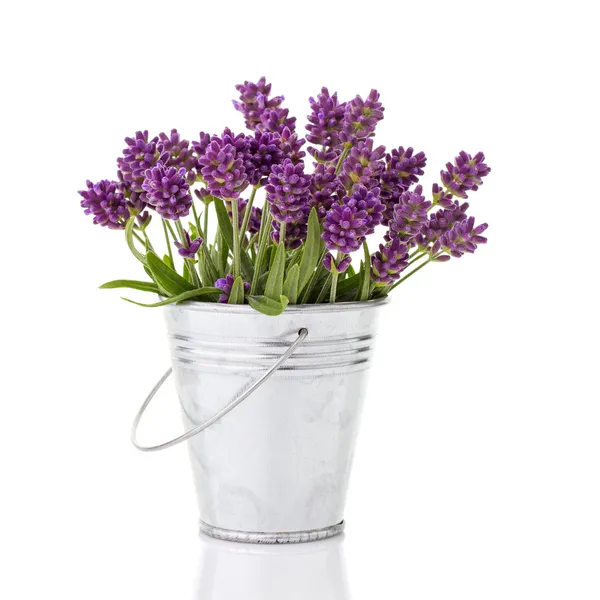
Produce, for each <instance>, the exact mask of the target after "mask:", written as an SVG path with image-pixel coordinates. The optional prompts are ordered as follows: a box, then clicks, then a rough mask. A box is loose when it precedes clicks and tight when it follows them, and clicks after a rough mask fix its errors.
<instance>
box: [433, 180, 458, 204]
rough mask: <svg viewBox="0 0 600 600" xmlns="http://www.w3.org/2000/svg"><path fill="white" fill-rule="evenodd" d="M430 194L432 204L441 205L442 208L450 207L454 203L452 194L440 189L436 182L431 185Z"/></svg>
mask: <svg viewBox="0 0 600 600" xmlns="http://www.w3.org/2000/svg"><path fill="white" fill-rule="evenodd" d="M431 195H432V197H433V205H434V206H441V207H442V208H452V206H453V205H454V196H453V195H452V194H451V193H450V192H447V191H445V190H444V189H442V188H441V187H440V186H439V185H438V184H437V183H434V184H433V185H432V186H431Z"/></svg>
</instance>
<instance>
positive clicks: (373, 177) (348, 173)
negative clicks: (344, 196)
mask: <svg viewBox="0 0 600 600" xmlns="http://www.w3.org/2000/svg"><path fill="white" fill-rule="evenodd" d="M384 154H385V146H379V147H377V148H375V150H373V140H365V141H364V142H359V143H358V144H357V145H356V146H355V147H354V148H352V150H350V154H348V156H347V157H346V159H345V160H344V163H343V165H342V172H341V173H340V181H341V182H342V184H343V186H344V187H345V188H346V189H347V190H352V188H353V187H354V186H355V185H364V186H366V187H367V188H371V187H375V186H376V185H379V175H380V173H381V171H382V169H383V163H382V162H381V159H382V158H383V155H384Z"/></svg>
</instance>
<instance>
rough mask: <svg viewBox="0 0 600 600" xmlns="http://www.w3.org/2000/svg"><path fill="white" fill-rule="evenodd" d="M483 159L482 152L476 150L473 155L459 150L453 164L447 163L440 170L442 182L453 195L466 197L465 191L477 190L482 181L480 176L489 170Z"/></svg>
mask: <svg viewBox="0 0 600 600" xmlns="http://www.w3.org/2000/svg"><path fill="white" fill-rule="evenodd" d="M484 160H485V156H484V154H483V152H478V153H477V154H476V155H475V156H473V157H471V155H470V154H467V153H466V152H464V151H463V152H461V153H460V154H459V155H458V156H457V157H456V158H455V159H454V164H452V163H447V164H446V171H441V172H440V175H441V178H442V183H443V184H444V186H445V187H446V189H447V190H448V191H449V192H450V193H452V194H453V195H454V196H458V197H459V198H467V197H468V196H467V192H470V191H473V192H475V191H477V189H479V186H480V185H481V184H482V182H483V179H482V178H483V177H485V176H486V175H488V173H489V172H490V171H491V169H490V168H489V167H488V166H487V165H486V164H485V163H484V162H483V161H484Z"/></svg>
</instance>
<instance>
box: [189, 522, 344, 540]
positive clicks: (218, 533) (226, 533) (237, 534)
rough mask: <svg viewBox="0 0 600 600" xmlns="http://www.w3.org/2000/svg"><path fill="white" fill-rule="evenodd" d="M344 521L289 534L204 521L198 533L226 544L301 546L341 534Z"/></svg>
mask: <svg viewBox="0 0 600 600" xmlns="http://www.w3.org/2000/svg"><path fill="white" fill-rule="evenodd" d="M344 527H345V523H344V521H342V522H341V523H338V524H337V525H331V526H330V527H325V528H324V529H312V530H310V531H291V532H289V533H285V532H278V533H260V532H249V531H234V530H232V529H221V528H219V527H213V526H212V525H209V524H208V523H204V521H200V531H201V533H204V534H206V535H208V536H210V537H213V538H216V539H218V540H225V541H227V542H241V543H243V544H301V543H304V542H317V541H319V540H326V539H327V538H331V537H335V536H336V535H340V533H343V531H344Z"/></svg>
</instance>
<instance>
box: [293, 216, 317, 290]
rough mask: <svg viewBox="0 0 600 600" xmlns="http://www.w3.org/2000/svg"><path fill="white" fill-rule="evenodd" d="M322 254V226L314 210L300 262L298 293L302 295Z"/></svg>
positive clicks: (309, 220)
mask: <svg viewBox="0 0 600 600" xmlns="http://www.w3.org/2000/svg"><path fill="white" fill-rule="evenodd" d="M320 254H321V224H320V223H319V217H318V215H317V209H316V208H314V207H313V208H312V209H311V211H310V216H309V217H308V232H307V234H306V240H305V242H304V252H303V253H302V260H301V262H300V273H299V279H298V293H300V292H301V291H302V290H303V289H304V286H305V285H306V284H307V283H308V280H309V279H310V276H311V275H312V273H313V271H314V270H315V267H316V266H317V262H318V261H319V256H320Z"/></svg>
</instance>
